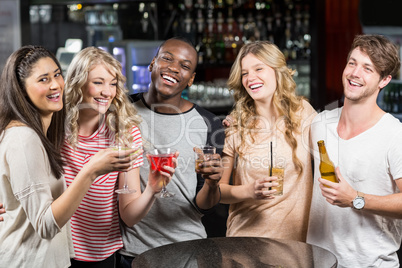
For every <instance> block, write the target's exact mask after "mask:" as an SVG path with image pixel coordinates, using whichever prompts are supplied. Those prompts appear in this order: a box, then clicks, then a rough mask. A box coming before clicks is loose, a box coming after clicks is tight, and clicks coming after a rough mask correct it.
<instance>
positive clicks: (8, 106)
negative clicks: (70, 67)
mask: <svg viewBox="0 0 402 268" xmlns="http://www.w3.org/2000/svg"><path fill="white" fill-rule="evenodd" d="M42 58H51V59H52V60H53V61H54V62H55V63H56V64H57V66H58V67H59V69H60V72H61V67H60V63H59V62H58V60H57V59H56V57H55V56H54V55H53V54H52V53H51V52H50V51H48V50H47V49H45V48H44V47H41V46H31V45H29V46H24V47H21V48H20V49H18V50H17V51H15V52H14V53H12V54H11V55H10V57H9V58H8V59H7V62H6V65H5V66H4V69H3V72H2V74H1V78H0V81H1V83H0V135H1V138H0V142H1V141H2V139H3V137H4V131H5V130H6V128H7V126H8V125H9V124H10V122H11V121H13V120H15V121H19V122H21V123H23V124H25V125H26V126H28V127H30V128H32V129H33V130H34V131H35V132H36V133H37V134H38V136H39V138H40V140H41V141H42V144H43V146H44V147H45V150H46V153H47V156H48V159H49V162H50V168H51V170H52V173H53V175H54V176H55V177H56V178H60V177H61V176H62V175H63V173H64V170H63V161H62V158H61V155H60V149H61V146H62V145H63V142H64V135H65V131H64V118H65V108H64V96H63V109H61V110H60V111H58V112H55V113H53V117H52V121H51V123H50V126H49V128H48V131H47V133H44V132H43V122H42V119H41V116H40V113H39V111H38V108H37V107H36V106H35V105H34V104H33V103H32V101H31V99H30V98H29V97H28V94H27V91H26V79H27V78H28V77H29V76H30V75H31V74H32V69H33V67H34V66H35V64H36V63H37V62H38V61H39V60H40V59H42Z"/></svg>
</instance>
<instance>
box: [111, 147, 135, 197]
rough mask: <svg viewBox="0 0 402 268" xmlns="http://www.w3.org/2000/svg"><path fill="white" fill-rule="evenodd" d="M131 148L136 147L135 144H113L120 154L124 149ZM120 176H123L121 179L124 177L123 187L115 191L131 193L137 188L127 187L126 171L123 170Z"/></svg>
mask: <svg viewBox="0 0 402 268" xmlns="http://www.w3.org/2000/svg"><path fill="white" fill-rule="evenodd" d="M133 148H136V146H134V144H132V145H131V146H128V145H121V144H116V145H114V146H113V149H114V150H117V151H119V155H120V152H122V151H125V150H130V149H133ZM139 149H141V148H138V150H139ZM138 150H137V151H138ZM137 151H136V152H137ZM136 152H135V153H136ZM122 176H123V179H124V185H123V188H120V189H117V190H116V191H115V192H116V193H118V194H131V193H135V192H137V190H135V189H129V188H128V184H127V174H126V172H123V174H122Z"/></svg>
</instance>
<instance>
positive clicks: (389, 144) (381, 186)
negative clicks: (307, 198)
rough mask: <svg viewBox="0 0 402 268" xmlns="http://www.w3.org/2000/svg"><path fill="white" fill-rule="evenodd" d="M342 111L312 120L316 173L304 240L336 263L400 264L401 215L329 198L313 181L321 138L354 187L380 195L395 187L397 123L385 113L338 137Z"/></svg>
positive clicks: (399, 170)
mask: <svg viewBox="0 0 402 268" xmlns="http://www.w3.org/2000/svg"><path fill="white" fill-rule="evenodd" d="M341 112H342V108H338V109H335V110H332V111H324V112H322V113H320V114H318V115H317V116H316V118H315V119H314V120H313V123H312V127H311V137H312V143H313V146H314V152H313V153H314V160H315V169H314V174H315V175H314V187H313V199H312V204H311V210H310V221H309V227H308V234H307V242H308V243H310V244H313V245H317V246H320V247H322V248H325V249H328V250H329V251H331V252H332V253H334V254H335V255H336V257H337V259H338V262H339V266H338V267H399V261H398V257H397V254H396V251H397V250H398V249H399V247H400V244H401V236H402V220H399V219H394V218H390V217H384V216H379V215H375V214H373V213H370V212H367V211H365V210H364V209H363V210H360V211H359V210H355V209H353V208H351V207H348V208H341V207H338V206H334V205H331V204H329V203H328V202H327V201H326V200H325V198H324V197H323V196H322V194H321V190H320V188H319V183H318V181H317V179H318V177H320V172H319V169H318V167H319V163H320V159H319V154H318V146H317V141H319V140H324V141H325V145H326V148H327V152H328V154H329V157H330V159H331V160H332V162H334V164H335V166H339V168H340V172H341V174H342V176H343V178H344V179H345V180H346V181H347V182H348V183H349V184H350V185H351V186H352V187H353V188H354V189H355V190H357V191H359V192H363V193H365V194H373V195H380V196H385V195H390V194H393V193H398V192H399V189H398V187H397V186H396V184H395V181H394V180H395V179H399V178H402V124H401V123H400V122H399V120H398V119H396V118H394V117H393V116H392V115H390V114H385V115H384V116H383V117H382V118H381V119H380V120H379V121H378V122H377V123H376V124H375V125H374V126H373V127H371V128H370V129H368V130H366V131H365V132H363V133H361V134H359V135H357V136H356V137H353V138H351V139H348V140H343V139H342V138H340V137H339V136H338V133H337V126H338V122H339V118H340V115H341Z"/></svg>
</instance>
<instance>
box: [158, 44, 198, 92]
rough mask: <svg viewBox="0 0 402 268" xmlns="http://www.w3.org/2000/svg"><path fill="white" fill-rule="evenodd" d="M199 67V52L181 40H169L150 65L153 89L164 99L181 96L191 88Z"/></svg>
mask: <svg viewBox="0 0 402 268" xmlns="http://www.w3.org/2000/svg"><path fill="white" fill-rule="evenodd" d="M196 67H197V52H196V51H195V49H194V48H193V47H192V46H190V45H189V44H187V43H185V42H183V41H180V40H174V39H172V40H168V41H166V42H165V44H164V45H163V46H162V47H161V48H160V49H159V53H158V55H156V56H155V58H154V59H153V60H152V62H151V64H150V71H151V79H152V82H151V87H153V88H154V89H155V90H156V92H157V93H158V94H160V95H161V96H162V97H164V98H171V97H174V96H177V95H179V96H180V95H181V92H182V91H183V90H184V89H185V88H186V87H187V86H191V85H192V83H193V81H194V77H195V69H196Z"/></svg>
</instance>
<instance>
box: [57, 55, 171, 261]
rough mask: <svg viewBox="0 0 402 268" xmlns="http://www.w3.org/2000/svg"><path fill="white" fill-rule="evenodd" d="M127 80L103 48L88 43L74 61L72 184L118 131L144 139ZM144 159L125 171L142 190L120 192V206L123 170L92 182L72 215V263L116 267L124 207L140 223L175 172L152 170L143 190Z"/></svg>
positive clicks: (68, 171)
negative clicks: (156, 171) (163, 182)
mask: <svg viewBox="0 0 402 268" xmlns="http://www.w3.org/2000/svg"><path fill="white" fill-rule="evenodd" d="M124 83H125V77H124V76H123V74H122V67H121V65H120V63H119V62H118V61H117V60H116V59H114V58H113V57H112V56H111V55H110V54H109V53H108V52H106V51H104V50H102V49H99V48H95V47H88V48H85V49H84V50H82V51H81V52H79V53H78V54H77V55H76V56H75V57H74V59H73V61H72V63H71V65H70V66H69V69H68V71H67V77H66V86H65V90H66V103H67V105H66V108H67V127H68V129H67V130H68V131H67V136H66V140H65V143H64V146H63V148H62V155H63V157H64V160H65V166H64V169H65V178H66V182H67V186H69V185H70V184H71V183H72V182H73V180H74V178H75V176H76V174H77V172H79V170H80V169H81V168H82V167H83V165H85V163H86V162H87V161H88V160H89V159H90V158H91V157H92V155H94V154H95V153H96V152H97V151H99V150H101V149H103V148H107V147H108V146H110V145H111V144H113V143H114V142H115V140H116V139H117V137H119V138H121V137H124V139H126V140H129V141H132V142H133V143H134V144H136V145H137V147H140V146H141V145H142V139H141V133H140V130H139V128H138V127H137V125H138V124H139V122H140V119H139V116H138V115H137V114H136V110H135V109H134V107H133V106H132V104H131V103H130V101H129V99H128V97H127V95H126V89H125V88H124ZM141 152H142V150H141ZM142 164H143V158H142V153H138V158H137V159H136V161H135V163H134V168H133V169H132V170H130V171H129V172H127V173H126V174H125V175H126V176H127V181H128V186H129V188H133V189H136V190H137V192H135V193H131V194H123V195H119V211H118V205H117V194H116V193H115V189H117V188H122V187H123V182H124V180H123V176H122V174H120V173H118V172H111V173H108V174H106V175H103V176H99V177H98V178H97V179H96V180H95V182H94V183H93V184H92V186H91V188H90V189H89V190H88V192H87V194H86V196H85V197H84V199H83V201H82V202H81V205H80V207H79V208H78V210H77V212H76V213H75V214H74V215H73V217H72V218H71V227H72V228H71V229H72V236H73V243H74V250H75V258H74V259H73V260H72V267H114V264H115V252H116V251H117V250H119V249H120V248H122V246H123V242H122V238H121V235H120V229H119V212H120V216H121V218H122V220H123V221H124V222H125V224H126V225H128V226H132V225H134V224H135V223H136V222H138V221H139V220H140V219H141V218H142V217H143V216H145V215H146V213H147V212H148V210H149V209H150V207H151V206H152V204H153V202H154V200H155V197H154V195H155V193H157V192H159V191H160V190H161V188H160V185H161V184H160V183H159V182H160V180H162V179H166V178H167V180H168V181H169V180H170V178H171V176H172V174H173V172H174V169H173V168H168V167H167V168H166V169H167V170H168V171H169V173H167V172H161V173H150V175H149V180H148V185H147V187H146V188H145V190H144V192H143V193H141V191H140V179H139V167H140V166H141V165H142ZM120 178H122V179H120Z"/></svg>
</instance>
